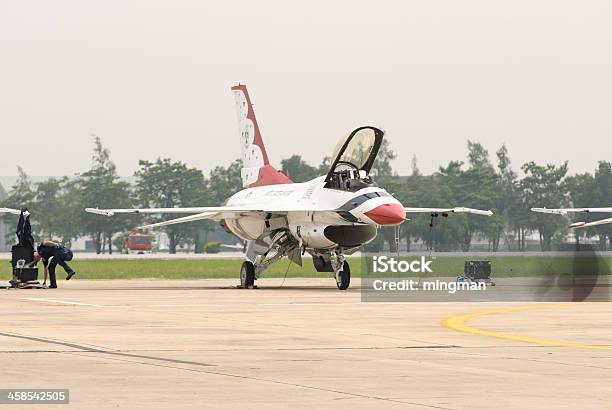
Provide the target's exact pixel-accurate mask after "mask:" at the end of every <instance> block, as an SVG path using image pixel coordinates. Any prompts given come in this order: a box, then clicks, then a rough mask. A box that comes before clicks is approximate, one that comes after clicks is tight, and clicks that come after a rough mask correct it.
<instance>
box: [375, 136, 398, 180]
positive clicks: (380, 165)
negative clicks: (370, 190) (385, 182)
mask: <svg viewBox="0 0 612 410" xmlns="http://www.w3.org/2000/svg"><path fill="white" fill-rule="evenodd" d="M395 158H397V155H396V154H395V152H393V150H392V149H391V145H390V144H389V140H385V139H384V140H383V142H382V144H381V145H380V149H379V150H378V154H377V155H376V160H374V164H373V165H372V170H371V172H372V175H375V176H377V177H388V176H391V175H393V166H392V165H391V162H392V161H393V160H394V159H395Z"/></svg>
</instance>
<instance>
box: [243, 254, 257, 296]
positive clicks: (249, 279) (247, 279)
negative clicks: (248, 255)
mask: <svg viewBox="0 0 612 410" xmlns="http://www.w3.org/2000/svg"><path fill="white" fill-rule="evenodd" d="M254 285H255V265H253V262H251V261H244V262H242V267H241V268H240V287H241V288H243V289H252V288H253V287H254Z"/></svg>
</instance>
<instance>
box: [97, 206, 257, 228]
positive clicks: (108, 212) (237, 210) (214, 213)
mask: <svg viewBox="0 0 612 410" xmlns="http://www.w3.org/2000/svg"><path fill="white" fill-rule="evenodd" d="M85 211H86V212H89V213H90V214H96V215H104V216H109V217H110V216H113V215H116V214H193V215H189V216H184V217H181V218H176V219H170V220H168V221H162V222H157V223H152V224H147V225H142V226H139V227H137V228H136V229H149V228H159V227H161V226H168V225H175V224H182V223H185V222H193V221H201V220H205V219H221V218H220V215H221V214H223V215H228V214H229V215H232V214H242V213H245V212H265V211H263V210H261V209H255V208H245V207H235V206H207V207H195V208H133V209H99V208H85Z"/></svg>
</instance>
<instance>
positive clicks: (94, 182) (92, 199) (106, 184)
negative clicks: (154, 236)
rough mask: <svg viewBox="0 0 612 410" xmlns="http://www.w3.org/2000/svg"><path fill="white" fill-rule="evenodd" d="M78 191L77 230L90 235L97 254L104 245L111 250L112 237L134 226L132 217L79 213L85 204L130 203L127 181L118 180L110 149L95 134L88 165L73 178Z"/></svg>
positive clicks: (123, 205) (120, 205)
mask: <svg viewBox="0 0 612 410" xmlns="http://www.w3.org/2000/svg"><path fill="white" fill-rule="evenodd" d="M77 186H78V194H77V195H75V198H74V200H75V202H76V203H78V204H79V207H80V208H81V209H80V212H78V213H77V214H75V215H79V218H78V219H77V220H78V221H79V225H80V231H81V233H82V234H84V235H89V236H91V238H92V240H93V242H94V245H95V248H96V253H101V252H103V251H104V249H105V248H106V247H107V248H108V252H109V253H112V252H113V236H114V235H115V234H117V233H121V232H125V231H126V230H128V229H129V228H130V227H132V226H134V224H135V222H136V219H135V218H134V217H133V216H128V215H117V216H114V217H112V218H102V217H100V216H99V215H92V214H88V213H84V212H82V210H83V209H84V208H87V207H99V208H129V207H131V206H132V201H131V198H130V192H131V189H130V184H129V183H127V182H124V181H120V179H119V176H118V175H117V168H116V167H115V164H114V163H113V162H112V161H111V159H110V151H109V150H108V149H107V148H105V147H104V146H102V142H101V140H100V138H99V137H95V138H94V152H93V156H92V166H91V169H89V170H88V171H86V172H83V173H82V174H81V175H80V176H79V177H78V178H77Z"/></svg>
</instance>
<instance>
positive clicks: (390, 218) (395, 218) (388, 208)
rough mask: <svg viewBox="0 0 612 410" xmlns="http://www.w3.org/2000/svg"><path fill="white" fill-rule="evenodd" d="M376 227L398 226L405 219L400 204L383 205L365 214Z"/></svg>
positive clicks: (404, 213)
mask: <svg viewBox="0 0 612 410" xmlns="http://www.w3.org/2000/svg"><path fill="white" fill-rule="evenodd" d="M365 215H366V216H367V217H368V218H370V219H371V220H373V221H374V222H376V223H377V224H378V225H399V224H401V223H402V222H404V220H405V219H406V211H405V210H404V207H403V206H401V205H400V204H383V205H379V206H377V207H376V208H374V209H371V210H369V211H368V212H365Z"/></svg>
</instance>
